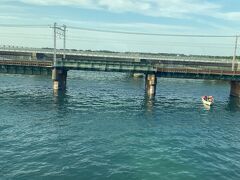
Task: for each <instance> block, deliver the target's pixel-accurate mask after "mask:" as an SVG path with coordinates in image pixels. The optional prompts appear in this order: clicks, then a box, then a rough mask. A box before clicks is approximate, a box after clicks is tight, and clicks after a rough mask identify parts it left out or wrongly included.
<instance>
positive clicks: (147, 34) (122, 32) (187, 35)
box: [68, 26, 238, 38]
mask: <svg viewBox="0 0 240 180" xmlns="http://www.w3.org/2000/svg"><path fill="white" fill-rule="evenodd" d="M68 28H69V29H77V30H83V31H93V32H102V33H115V34H128V35H144V36H166V37H202V38H208V37H215V38H231V37H236V35H202V34H164V33H144V32H130V31H114V30H104V29H94V28H84V27H75V26H68ZM237 36H238V35H237Z"/></svg>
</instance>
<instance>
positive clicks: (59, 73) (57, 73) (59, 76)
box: [52, 68, 67, 90]
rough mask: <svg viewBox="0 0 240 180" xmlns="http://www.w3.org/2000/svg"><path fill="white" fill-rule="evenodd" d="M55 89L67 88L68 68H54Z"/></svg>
mask: <svg viewBox="0 0 240 180" xmlns="http://www.w3.org/2000/svg"><path fill="white" fill-rule="evenodd" d="M52 80H53V90H66V87H67V70H65V69H57V68H54V69H53V70H52Z"/></svg>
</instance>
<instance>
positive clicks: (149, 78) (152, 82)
mask: <svg viewBox="0 0 240 180" xmlns="http://www.w3.org/2000/svg"><path fill="white" fill-rule="evenodd" d="M156 85H157V77H156V74H146V76H145V88H146V93H147V95H148V96H150V97H152V96H155V94H156Z"/></svg>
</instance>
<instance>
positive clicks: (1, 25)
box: [0, 24, 50, 28]
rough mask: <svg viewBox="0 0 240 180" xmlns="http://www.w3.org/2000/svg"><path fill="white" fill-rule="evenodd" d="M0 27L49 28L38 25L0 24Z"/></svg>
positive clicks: (44, 25)
mask: <svg viewBox="0 0 240 180" xmlns="http://www.w3.org/2000/svg"><path fill="white" fill-rule="evenodd" d="M0 27H16V28H18V27H20V28H47V27H50V25H48V24H38V25H33V24H0Z"/></svg>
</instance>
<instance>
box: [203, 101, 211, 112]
mask: <svg viewBox="0 0 240 180" xmlns="http://www.w3.org/2000/svg"><path fill="white" fill-rule="evenodd" d="M203 106H204V109H206V110H208V111H209V110H210V109H211V106H209V105H207V104H204V103H203Z"/></svg>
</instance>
